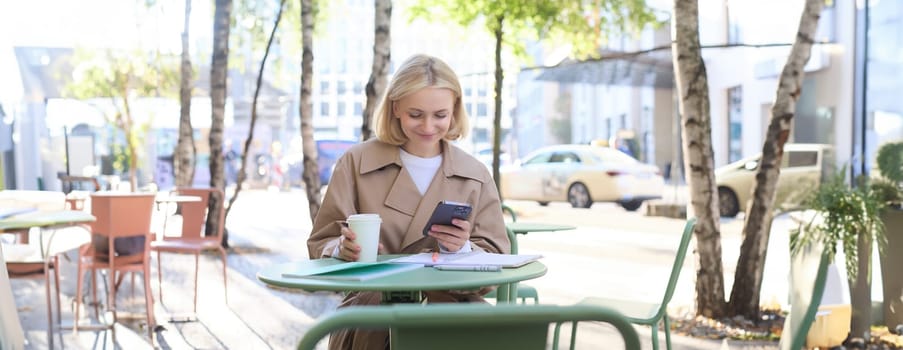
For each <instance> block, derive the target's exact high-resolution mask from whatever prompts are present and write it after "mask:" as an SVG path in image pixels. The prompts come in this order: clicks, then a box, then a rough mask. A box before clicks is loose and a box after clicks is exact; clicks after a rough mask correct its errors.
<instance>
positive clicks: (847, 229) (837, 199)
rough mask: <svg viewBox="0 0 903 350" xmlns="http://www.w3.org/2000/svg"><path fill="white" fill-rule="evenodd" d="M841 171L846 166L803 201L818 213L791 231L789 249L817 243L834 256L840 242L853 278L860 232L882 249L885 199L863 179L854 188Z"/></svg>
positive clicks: (884, 240) (849, 273)
mask: <svg viewBox="0 0 903 350" xmlns="http://www.w3.org/2000/svg"><path fill="white" fill-rule="evenodd" d="M844 173H845V169H843V170H841V171H839V172H837V173H836V174H835V175H834V177H833V178H832V179H831V180H830V181H828V182H826V183H823V184H821V186H819V187H818V189H817V190H816V191H815V193H813V195H812V196H811V197H810V198H809V199H808V200H807V201H806V206H807V207H808V208H809V209H812V210H814V211H816V212H817V215H816V216H815V217H813V218H812V219H810V220H809V221H808V222H806V223H804V224H803V225H802V227H801V228H799V229H795V230H793V231H791V233H790V250H791V252H792V253H793V254H796V253H798V252H799V251H800V250H801V249H802V248H803V247H805V246H806V245H808V244H810V243H813V242H820V243H822V244H823V245H824V246H825V249H826V250H827V251H828V252H829V255H830V256H831V257H833V256H834V255H835V254H836V253H837V245H838V244H841V245H842V246H843V251H844V254H845V255H846V267H847V277H848V278H849V279H850V280H853V279H855V277H856V274H857V261H858V257H857V249H856V247H857V240H858V238H859V235H871V241H873V242H878V247H879V249H881V250H883V249H884V246H885V245H886V244H887V243H886V238H885V236H884V223H883V222H882V221H881V216H880V214H881V209H883V207H884V202H883V201H882V200H881V199H880V198H879V197H878V194H877V193H876V191H874V190H873V187H872V186H870V184H869V183H867V181H865V180H861V181H860V184H859V186H857V187H855V188H853V187H851V186H849V185H848V184H847V183H846V180H845V177H844ZM863 179H864V178H863ZM864 258H865V259H868V258H869V257H864Z"/></svg>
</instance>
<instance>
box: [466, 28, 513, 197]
mask: <svg viewBox="0 0 903 350" xmlns="http://www.w3.org/2000/svg"><path fill="white" fill-rule="evenodd" d="M495 21H496V23H495V28H493V34H494V35H495V87H494V89H493V90H495V97H494V98H493V100H494V102H495V113H493V117H492V178H493V179H495V188H496V189H497V190H498V191H499V198H501V194H502V192H501V191H502V190H501V188H502V185H501V181H502V178H501V174H500V173H499V167H500V166H501V158H500V157H499V155H500V154H501V150H502V82H503V81H504V79H505V76H504V74H503V72H502V43H503V42H502V39H504V35H505V32H504V31H503V30H502V29H503V25H504V23H505V16H504V15H500V16H498V17H496V18H495ZM462 108H463V107H462Z"/></svg>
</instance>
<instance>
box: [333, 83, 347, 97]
mask: <svg viewBox="0 0 903 350" xmlns="http://www.w3.org/2000/svg"><path fill="white" fill-rule="evenodd" d="M336 90H337V91H336V92H337V93H338V94H339V95H342V94H344V93H345V91H347V89H346V88H345V82H344V81H339V82H337V83H336Z"/></svg>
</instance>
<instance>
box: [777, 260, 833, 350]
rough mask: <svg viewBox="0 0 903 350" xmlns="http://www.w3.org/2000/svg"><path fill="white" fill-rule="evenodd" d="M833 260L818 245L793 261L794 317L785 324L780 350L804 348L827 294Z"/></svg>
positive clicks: (791, 293) (791, 300)
mask: <svg viewBox="0 0 903 350" xmlns="http://www.w3.org/2000/svg"><path fill="white" fill-rule="evenodd" d="M819 257H820V259H819ZM830 258H831V257H830V255H829V254H828V253H827V251H826V250H825V249H822V247H820V246H814V245H810V246H808V247H806V248H804V249H803V250H802V251H800V252H799V253H798V254H795V255H794V256H792V257H791V260H790V314H789V315H788V316H787V319H786V320H784V330H783V332H782V333H781V334H782V336H781V341H780V343H779V346H778V347H779V348H780V349H781V350H791V349H793V350H799V349H802V348H803V345H804V344H805V342H806V335H808V334H809V328H810V327H811V326H812V323H813V322H815V314H816V313H817V312H818V307H819V305H820V304H821V300H822V296H824V294H825V284H826V283H827V280H828V265H830V260H831V259H830Z"/></svg>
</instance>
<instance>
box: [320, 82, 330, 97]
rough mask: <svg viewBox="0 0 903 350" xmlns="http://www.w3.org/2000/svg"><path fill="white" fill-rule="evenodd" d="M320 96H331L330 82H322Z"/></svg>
mask: <svg viewBox="0 0 903 350" xmlns="http://www.w3.org/2000/svg"><path fill="white" fill-rule="evenodd" d="M320 95H329V82H328V81H321V82H320Z"/></svg>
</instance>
